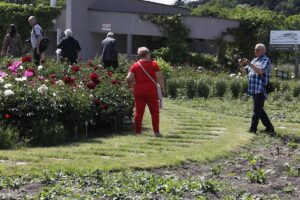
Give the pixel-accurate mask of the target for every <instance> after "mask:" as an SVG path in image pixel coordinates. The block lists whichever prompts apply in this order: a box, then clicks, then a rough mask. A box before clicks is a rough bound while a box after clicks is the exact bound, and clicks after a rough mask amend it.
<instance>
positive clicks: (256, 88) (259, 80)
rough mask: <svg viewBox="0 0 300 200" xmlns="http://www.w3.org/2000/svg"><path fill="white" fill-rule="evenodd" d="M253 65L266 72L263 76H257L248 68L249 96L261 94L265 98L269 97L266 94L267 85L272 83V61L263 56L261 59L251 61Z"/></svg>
mask: <svg viewBox="0 0 300 200" xmlns="http://www.w3.org/2000/svg"><path fill="white" fill-rule="evenodd" d="M251 64H253V65H255V66H257V67H259V68H260V69H262V70H263V71H264V73H263V75H259V74H257V73H256V72H255V71H254V70H253V69H252V68H251V67H250V66H247V67H246V68H248V71H249V73H248V79H249V81H248V94H249V95H254V94H259V93H262V94H264V95H265V96H267V92H266V85H267V84H268V83H269V81H270V76H271V61H270V59H269V58H268V57H267V56H266V55H263V56H261V57H259V58H254V59H253V60H252V61H251Z"/></svg>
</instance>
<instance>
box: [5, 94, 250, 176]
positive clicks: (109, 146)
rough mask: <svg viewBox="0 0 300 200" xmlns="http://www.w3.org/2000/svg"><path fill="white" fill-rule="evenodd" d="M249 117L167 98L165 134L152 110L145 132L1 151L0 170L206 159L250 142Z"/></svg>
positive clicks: (109, 167) (115, 166)
mask: <svg viewBox="0 0 300 200" xmlns="http://www.w3.org/2000/svg"><path fill="white" fill-rule="evenodd" d="M247 128H248V123H247V120H245V118H241V117H236V116H230V115H228V114H226V112H225V113H223V111H222V110H220V112H210V111H204V109H194V108H189V107H187V106H184V105H179V104H177V103H176V101H173V100H169V99H167V100H166V102H165V109H163V110H161V132H162V134H163V135H164V137H163V138H156V137H154V136H153V133H152V127H151V121H150V117H149V113H148V112H147V113H146V116H145V119H144V131H143V133H142V135H141V136H135V135H134V134H130V133H127V134H124V135H114V136H112V137H108V138H95V139H91V140H87V141H84V142H77V143H72V144H68V145H63V146H58V147H50V148H23V149H18V150H8V151H0V174H1V175H6V176H7V175H18V174H20V175H21V174H29V175H39V174H41V173H42V172H43V171H44V170H54V171H59V170H63V171H69V172H78V173H86V172H91V171H94V170H96V169H100V170H119V169H130V168H131V169H137V168H143V169H146V168H158V167H163V166H170V165H177V164H180V163H183V162H185V161H206V160H212V159H215V158H216V157H218V156H223V155H226V154H228V152H230V151H231V150H233V149H235V148H237V147H238V146H242V145H245V144H247V143H248V142H250V140H251V138H252V137H253V135H251V134H248V133H246V132H245V130H247Z"/></svg>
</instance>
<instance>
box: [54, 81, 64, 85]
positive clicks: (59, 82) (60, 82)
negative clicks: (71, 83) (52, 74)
mask: <svg viewBox="0 0 300 200" xmlns="http://www.w3.org/2000/svg"><path fill="white" fill-rule="evenodd" d="M56 83H57V85H63V84H64V82H62V80H59V81H57V82H56Z"/></svg>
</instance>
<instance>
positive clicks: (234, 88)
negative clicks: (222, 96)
mask: <svg viewBox="0 0 300 200" xmlns="http://www.w3.org/2000/svg"><path fill="white" fill-rule="evenodd" d="M241 90H242V86H241V83H240V81H238V80H233V81H232V82H231V83H230V91H231V94H232V97H233V98H235V99H237V98H239V96H240V94H241Z"/></svg>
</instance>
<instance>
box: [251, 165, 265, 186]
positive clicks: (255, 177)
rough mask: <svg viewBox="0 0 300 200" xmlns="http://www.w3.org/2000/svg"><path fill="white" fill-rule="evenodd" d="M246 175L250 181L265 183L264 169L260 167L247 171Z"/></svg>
mask: <svg viewBox="0 0 300 200" xmlns="http://www.w3.org/2000/svg"><path fill="white" fill-rule="evenodd" d="M247 176H248V178H249V179H250V181H251V183H260V184H263V183H266V180H267V177H266V173H265V170H264V169H262V168H260V169H257V170H251V171H248V172H247Z"/></svg>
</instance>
